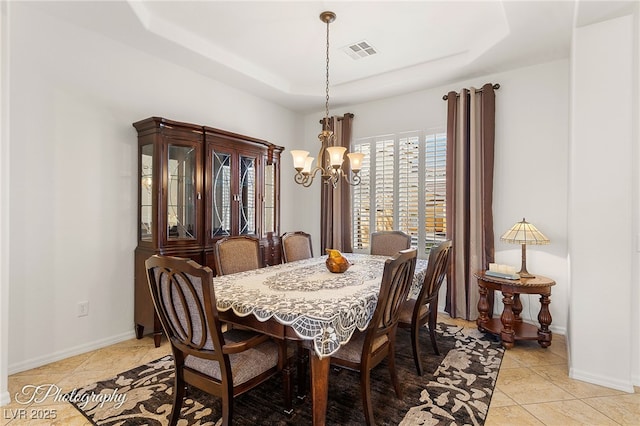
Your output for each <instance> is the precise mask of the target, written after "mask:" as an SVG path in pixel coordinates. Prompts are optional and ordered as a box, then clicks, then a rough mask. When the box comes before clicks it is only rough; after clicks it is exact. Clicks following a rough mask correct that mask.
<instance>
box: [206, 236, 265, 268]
mask: <svg viewBox="0 0 640 426" xmlns="http://www.w3.org/2000/svg"><path fill="white" fill-rule="evenodd" d="M213 256H214V263H215V267H216V274H217V275H228V274H235V273H236V272H244V271H250V270H252V269H258V268H261V267H262V256H261V255H260V241H258V239H257V238H253V237H249V236H247V235H237V236H231V237H224V238H221V239H219V240H218V241H216V243H215V244H214V246H213Z"/></svg>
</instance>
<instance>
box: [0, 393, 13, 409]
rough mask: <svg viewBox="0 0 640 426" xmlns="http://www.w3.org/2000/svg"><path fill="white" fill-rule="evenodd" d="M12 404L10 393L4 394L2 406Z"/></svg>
mask: <svg viewBox="0 0 640 426" xmlns="http://www.w3.org/2000/svg"><path fill="white" fill-rule="evenodd" d="M10 402H11V395H9V391H6V392H2V393H1V394H0V406H5V405H7V404H9V403H10Z"/></svg>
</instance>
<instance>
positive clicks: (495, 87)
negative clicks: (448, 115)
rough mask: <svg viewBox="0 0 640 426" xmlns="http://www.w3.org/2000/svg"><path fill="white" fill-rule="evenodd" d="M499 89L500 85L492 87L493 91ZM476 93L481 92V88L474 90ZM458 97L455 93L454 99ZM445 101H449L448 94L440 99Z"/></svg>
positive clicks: (458, 94)
mask: <svg viewBox="0 0 640 426" xmlns="http://www.w3.org/2000/svg"><path fill="white" fill-rule="evenodd" d="M499 88H500V85H499V84H498V83H496V84H494V85H493V90H498V89H499ZM478 92H482V88H480V89H476V93H478ZM458 96H460V93H456V97H458ZM447 99H449V94H446V95H444V96H443V97H442V100H443V101H446V100H447Z"/></svg>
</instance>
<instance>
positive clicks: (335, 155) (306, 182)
mask: <svg viewBox="0 0 640 426" xmlns="http://www.w3.org/2000/svg"><path fill="white" fill-rule="evenodd" d="M335 19H336V14H335V13H333V12H329V11H327V12H322V13H321V14H320V20H321V21H322V22H324V23H326V24H327V66H326V76H327V78H326V98H325V104H324V110H325V115H324V119H323V121H322V131H321V132H320V134H319V135H318V139H319V140H320V144H321V146H320V151H319V152H318V163H317V165H316V166H315V167H313V160H314V158H313V157H309V151H302V150H292V151H291V155H292V156H293V167H294V168H295V169H296V174H295V176H294V179H295V181H296V183H297V184H300V185H302V186H304V187H309V186H311V184H312V183H313V179H314V178H315V177H316V175H317V174H318V172H320V173H321V176H322V181H323V182H324V183H326V184H331V185H332V186H333V187H334V188H336V187H337V186H338V182H340V178H341V177H342V178H344V180H345V181H346V182H347V183H349V184H350V185H358V184H359V183H360V175H359V172H360V169H361V168H362V159H363V158H364V154H363V153H360V152H352V153H347V157H348V158H349V166H350V169H351V172H352V175H353V176H352V177H351V178H350V177H349V173H348V172H345V170H344V169H343V168H342V163H343V162H344V155H345V153H346V151H347V148H345V147H342V146H333V145H334V144H335V140H336V136H335V135H334V134H333V132H332V131H331V130H329V24H330V23H331V22H333V21H335Z"/></svg>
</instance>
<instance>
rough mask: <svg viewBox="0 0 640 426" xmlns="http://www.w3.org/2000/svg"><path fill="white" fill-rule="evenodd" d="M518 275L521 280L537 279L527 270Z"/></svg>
mask: <svg viewBox="0 0 640 426" xmlns="http://www.w3.org/2000/svg"><path fill="white" fill-rule="evenodd" d="M518 275H520V278H535V277H536V276H535V275H532V274H530V273H528V272H527V271H526V270H525V271H520V272H518Z"/></svg>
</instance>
